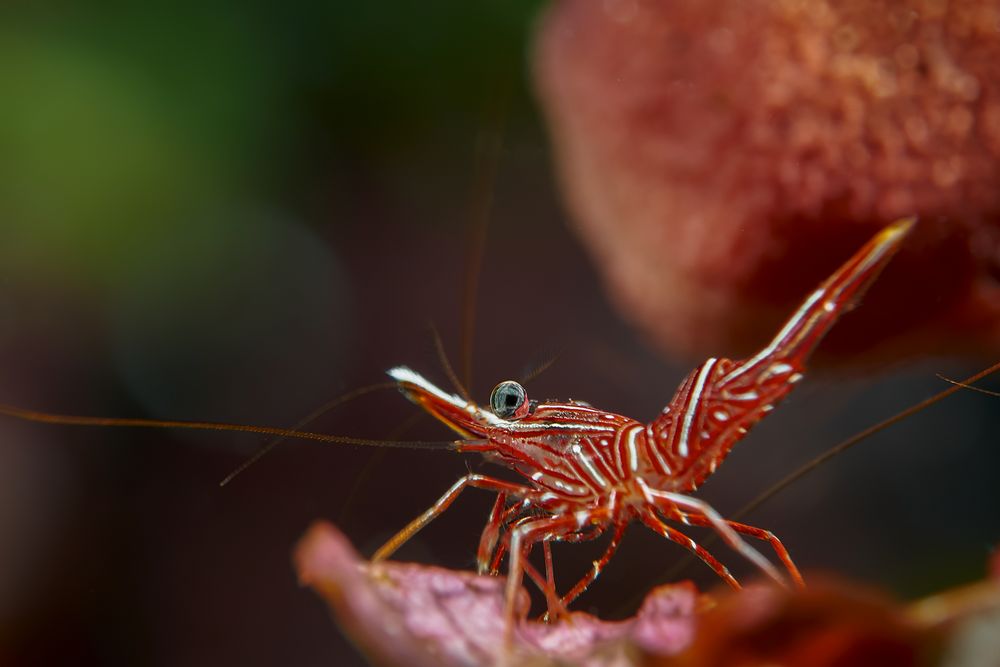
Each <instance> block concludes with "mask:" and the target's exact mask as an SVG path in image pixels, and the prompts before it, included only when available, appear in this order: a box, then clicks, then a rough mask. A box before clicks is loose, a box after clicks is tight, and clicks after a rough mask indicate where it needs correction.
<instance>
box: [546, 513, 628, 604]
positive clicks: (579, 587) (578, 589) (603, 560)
mask: <svg viewBox="0 0 1000 667" xmlns="http://www.w3.org/2000/svg"><path fill="white" fill-rule="evenodd" d="M624 535H625V523H619V524H618V525H617V526H616V527H615V534H614V535H612V536H611V542H610V543H609V544H608V548H607V549H605V551H604V554H603V555H602V556H601V557H600V559H598V560H595V561H594V567H593V569H591V570H590V572H588V573H587V574H585V575H584V576H583V578H582V579H580V581H578V582H576V585H575V586H573V588H571V589H569V592H568V593H566V595H564V596H563V597H562V600H561V602H562V604H563V605H566V606H568V605H569V604H570V603H572V602H573V600H575V599H577V598H578V597H580V595H582V594H583V592H584V591H585V590H587V588H588V587H589V586H590V585H591V584H592V583H594V580H596V579H597V577H599V576H600V574H601V571H602V570H604V567H605V566H606V565H607V564H608V562H609V561H610V560H611V557H612V556H614V555H615V552H616V551H618V545H619V544H621V541H622V537H623V536H624Z"/></svg>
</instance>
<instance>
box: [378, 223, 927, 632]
mask: <svg viewBox="0 0 1000 667" xmlns="http://www.w3.org/2000/svg"><path fill="white" fill-rule="evenodd" d="M914 223H915V220H914V219H904V220H900V221H897V222H895V223H893V224H891V225H889V226H888V227H886V228H885V229H883V230H882V231H881V232H879V233H878V234H877V235H876V236H875V237H874V238H872V239H871V240H870V241H869V242H868V243H867V244H865V245H864V246H863V247H862V248H861V249H860V250H858V251H857V253H856V254H855V255H854V256H852V257H851V258H850V259H848V260H847V261H846V262H845V263H844V264H843V265H842V266H841V267H840V268H839V269H838V270H837V271H836V272H834V274H833V275H832V276H830V277H829V278H828V279H827V280H826V281H825V282H823V283H822V284H821V285H820V286H819V287H818V288H817V289H816V290H815V291H813V292H812V293H811V294H810V295H809V296H808V297H807V298H806V299H805V300H804V302H803V303H802V304H801V306H800V307H799V308H798V310H797V311H796V312H795V313H794V314H793V315H792V316H791V318H789V319H788V321H787V322H786V323H785V324H784V326H783V327H782V328H781V330H780V331H779V332H778V334H777V335H776V336H775V337H774V339H773V340H772V341H771V342H770V343H769V344H768V345H767V346H765V347H764V348H763V349H762V350H760V351H759V352H758V353H757V354H755V355H754V356H752V357H750V358H748V359H745V360H741V361H734V360H730V359H724V358H719V359H715V358H713V359H709V360H707V361H706V362H705V363H703V364H702V365H701V366H700V367H699V368H697V369H696V370H694V371H693V372H691V373H690V374H689V375H688V376H687V378H686V379H685V380H684V381H683V382H682V383H681V386H680V387H679V388H678V390H677V392H676V393H675V395H674V397H673V398H672V399H671V400H670V402H669V403H668V404H667V406H666V407H665V408H664V409H663V411H662V412H661V413H660V414H659V415H657V416H656V418H655V419H653V420H652V421H651V422H649V423H645V424H644V423H642V422H640V421H637V420H635V419H632V418H630V417H626V416H623V415H618V414H613V413H610V412H607V411H604V410H600V409H597V408H594V407H592V406H590V405H589V404H586V403H582V402H579V401H566V402H537V401H533V400H529V398H528V395H527V393H526V391H525V389H524V387H523V386H522V385H521V384H519V383H517V382H514V381H510V380H508V381H504V382H501V383H500V384H498V385H497V386H496V387H495V388H494V389H493V392H492V394H491V396H490V403H489V406H485V407H484V406H480V405H478V404H476V403H474V402H473V401H471V400H469V399H466V398H463V397H460V396H458V395H455V394H452V393H448V392H446V391H444V390H442V389H440V388H439V387H437V386H435V385H434V384H433V383H431V382H430V381H428V380H427V379H426V378H424V377H423V376H422V375H420V374H419V373H417V372H416V371H413V370H411V369H410V368H407V367H405V366H397V367H395V368H392V369H390V370H389V371H388V375H389V376H390V377H391V378H392V379H393V380H394V381H395V382H396V383H397V385H398V387H399V389H400V390H401V391H402V393H403V394H404V395H405V396H406V397H407V398H409V399H410V400H411V401H413V402H414V403H416V404H417V405H419V406H420V407H421V408H423V409H424V410H425V411H427V412H428V413H430V414H431V415H433V416H434V417H435V418H437V419H438V420H440V421H441V422H443V423H444V424H445V425H447V426H448V427H450V428H451V429H452V430H453V431H455V432H456V433H458V434H459V435H460V436H461V437H462V440H460V441H458V442H457V443H456V449H457V450H458V451H460V452H479V453H481V454H483V455H484V456H485V457H486V459H487V460H489V461H491V462H493V463H497V464H500V465H503V466H505V467H508V468H511V469H512V470H514V471H515V472H517V473H518V474H519V475H520V476H522V477H523V478H524V481H523V482H521V483H514V482H508V481H504V480H501V479H498V478H495V477H491V476H488V475H482V474H475V473H470V474H468V475H465V476H464V477H462V478H461V479H459V480H458V481H457V482H455V483H454V484H453V485H452V486H451V488H449V489H448V490H447V492H446V493H445V494H444V495H443V496H441V498H439V499H438V501H437V502H435V503H434V504H433V505H432V506H431V507H430V508H429V509H427V510H426V511H425V512H423V513H422V514H421V515H420V516H418V517H417V518H416V519H414V520H413V521H412V522H410V523H409V524H408V525H407V526H406V527H405V528H403V529H402V530H401V531H399V532H398V533H397V534H396V535H395V536H394V537H393V538H391V539H390V540H389V541H388V542H387V543H386V544H385V545H383V546H382V547H381V548H380V549H379V550H378V551H377V552H376V553H375V555H374V557H373V561H375V562H378V561H382V560H385V559H386V558H388V557H390V556H391V555H392V554H393V553H394V552H395V551H396V550H397V549H398V548H399V547H400V546H401V545H402V544H404V543H405V542H406V541H407V540H409V539H410V538H412V537H413V536H414V535H415V534H416V533H417V532H418V531H420V530H421V529H422V528H424V527H425V526H426V525H427V524H428V523H430V522H431V521H433V520H434V519H435V518H437V517H438V516H440V515H441V514H442V513H443V512H444V511H445V510H447V509H448V508H449V507H450V506H451V505H452V503H454V501H455V500H456V499H457V498H458V496H459V495H461V493H462V491H464V490H465V489H468V488H477V489H483V490H486V491H490V492H493V493H495V494H496V501H495V503H494V506H493V510H492V511H491V513H490V518H489V520H488V522H487V524H486V527H485V528H484V530H483V533H482V536H481V538H480V543H479V548H478V552H477V564H478V568H479V571H480V572H482V573H491V574H498V572H499V568H500V564H501V562H502V560H503V558H504V556H505V555H507V556H508V559H509V562H508V567H507V581H506V601H505V623H506V628H507V633H508V638H509V639H510V638H511V637H512V635H513V630H514V626H515V606H514V601H515V598H516V594H517V592H518V589H519V588H520V585H521V581H522V578H523V575H524V574H527V575H528V577H529V578H531V579H532V580H533V581H534V582H535V583H536V584H537V585H538V586H539V588H540V589H541V590H542V592H543V593H544V595H545V599H546V602H547V606H548V614H547V615H548V616H550V617H551V616H553V615H559V616H561V615H565V614H566V613H567V612H566V609H567V605H569V604H570V603H571V602H572V601H573V600H574V599H575V598H576V597H578V596H579V595H580V594H581V593H583V592H584V591H585V590H586V589H587V588H588V587H589V586H590V585H591V584H592V583H593V582H594V581H595V580H596V579H597V578H598V576H599V575H600V573H601V571H602V570H603V568H604V567H605V566H606V565H607V563H608V562H609V561H610V560H611V558H612V557H613V556H614V553H615V551H616V550H617V548H618V545H619V543H620V542H621V539H622V536H623V534H624V531H625V527H626V526H627V525H628V524H630V523H631V522H632V521H639V522H641V523H642V524H644V525H645V526H647V527H648V528H650V529H651V530H653V531H654V532H656V533H658V534H659V535H661V536H662V537H664V538H666V539H668V540H670V541H672V542H675V543H677V544H679V545H680V546H682V547H683V548H685V549H687V550H688V551H690V552H692V553H693V554H694V555H695V556H697V557H698V558H699V559H701V560H702V561H703V562H704V563H705V564H707V565H708V566H709V567H710V568H711V569H712V570H713V571H714V572H715V573H716V574H717V575H718V576H719V577H720V578H722V579H723V580H724V581H725V582H726V583H727V584H729V586H731V587H732V588H734V589H738V588H740V584H739V582H738V581H737V579H736V578H735V577H734V576H733V575H732V574H731V573H730V571H729V569H728V568H727V567H726V566H725V565H723V564H722V563H721V562H720V561H719V560H718V559H717V558H716V557H715V556H714V555H713V554H711V553H710V552H709V551H708V550H706V549H705V548H703V547H702V546H701V545H699V544H698V543H697V542H695V541H694V540H693V539H691V538H690V537H688V536H687V535H686V534H685V533H684V532H683V531H682V530H681V529H680V528H678V527H676V525H677V524H680V525H682V526H705V527H710V528H712V529H713V530H714V531H715V532H716V533H718V535H719V536H720V537H721V538H722V540H723V541H724V542H725V543H726V544H727V545H728V546H729V547H731V548H732V549H733V550H735V551H736V552H737V553H739V554H740V555H741V556H743V557H744V558H745V559H747V560H748V561H750V562H751V563H752V564H753V565H754V566H755V567H756V568H757V569H759V570H760V571H761V572H762V573H763V574H764V575H766V576H767V577H768V578H770V579H771V580H773V581H775V582H777V583H779V584H781V585H788V582H789V580H790V582H791V584H793V585H795V586H798V587H801V586H804V580H803V578H802V575H801V574H800V573H799V570H798V568H797V567H796V565H795V563H794V562H793V560H792V558H791V556H790V555H789V553H788V550H787V549H786V548H785V547H784V545H783V544H782V543H781V541H780V540H779V539H778V538H777V537H776V536H775V535H774V534H772V533H771V532H769V531H767V530H764V529H762V528H757V527H754V526H750V525H747V524H743V523H737V522H735V521H730V520H727V519H725V518H723V517H722V516H721V515H720V514H719V513H718V512H717V511H716V510H714V509H713V508H712V507H711V506H710V505H708V504H707V503H705V502H704V501H702V500H700V499H698V498H696V497H694V496H692V495H691V493H693V492H694V491H695V490H697V488H698V487H699V486H700V485H701V484H702V483H703V482H704V481H705V479H706V478H707V477H709V476H710V475H711V474H712V473H713V472H715V470H716V468H717V467H718V465H719V464H720V463H721V462H722V461H723V460H724V459H725V458H726V456H727V455H728V453H729V451H730V450H731V449H732V447H733V445H734V444H735V443H736V442H737V441H738V440H740V439H741V438H742V437H743V436H744V435H745V434H746V433H747V431H748V430H749V429H750V428H751V427H752V426H753V425H754V424H756V423H757V422H758V421H760V420H761V419H762V418H763V417H764V416H765V415H767V414H768V413H769V412H770V411H771V410H772V409H773V408H774V406H775V405H777V403H778V402H780V401H781V400H782V399H783V398H784V397H785V396H786V395H787V394H788V393H789V392H790V391H791V390H792V388H793V387H794V386H795V384H796V383H797V382H798V381H799V380H801V379H802V377H803V372H804V370H805V365H806V362H807V360H808V358H809V356H810V354H811V353H812V352H813V350H814V349H815V348H816V346H817V345H818V344H819V342H820V341H821V340H822V338H823V336H824V335H825V334H826V333H827V331H829V330H830V328H831V327H833V325H834V324H835V323H836V322H837V320H838V319H839V318H840V316H841V315H842V314H843V313H844V312H846V311H847V310H849V309H851V308H852V307H853V306H854V305H856V304H857V303H858V301H859V300H860V298H861V297H862V296H863V294H864V293H865V292H866V290H867V289H868V287H869V286H870V285H871V284H872V282H873V281H874V280H875V278H876V277H877V276H878V274H879V272H880V271H881V270H882V269H883V268H884V267H885V266H886V265H887V264H888V263H889V261H890V260H891V259H892V257H893V256H894V254H895V253H896V251H897V250H898V249H899V247H900V245H901V244H902V242H903V240H904V239H905V238H906V236H907V234H908V233H909V232H910V230H911V229H912V227H913V225H914ZM608 531H611V533H612V537H611V540H610V543H609V545H608V547H607V549H606V551H605V552H604V554H603V555H602V556H601V557H600V558H599V559H598V560H597V561H595V562H594V566H593V568H592V569H591V570H590V571H589V572H588V573H587V574H585V575H584V576H583V577H582V578H581V579H580V580H579V581H578V582H577V583H576V584H575V585H574V586H572V587H571V588H570V589H569V591H568V592H567V593H566V594H564V595H562V596H560V595H558V593H557V591H556V590H555V584H554V577H553V568H552V558H551V551H550V544H551V543H552V542H580V541H585V540H592V539H595V538H597V537H598V536H600V535H603V534H605V533H606V532H608ZM745 537H746V538H753V539H755V540H760V541H763V542H767V543H768V544H769V545H770V547H771V549H772V550H773V551H774V553H775V555H776V557H777V559H778V560H779V561H780V563H781V565H782V566H783V568H784V571H785V574H782V573H781V572H780V571H779V569H778V568H777V567H776V566H775V565H774V564H772V563H771V561H769V560H768V559H767V558H766V557H764V556H763V555H762V554H761V553H760V551H758V550H757V549H756V548H755V547H754V546H752V545H751V544H750V543H749V542H747V541H746V540H745V539H744V538H745ZM538 544H541V547H542V549H543V551H544V557H545V573H544V574H542V573H541V572H539V571H538V570H537V569H536V568H535V567H534V566H533V565H532V564H531V563H530V562H529V560H528V559H529V556H530V554H531V551H532V549H533V548H534V546H535V545H538Z"/></svg>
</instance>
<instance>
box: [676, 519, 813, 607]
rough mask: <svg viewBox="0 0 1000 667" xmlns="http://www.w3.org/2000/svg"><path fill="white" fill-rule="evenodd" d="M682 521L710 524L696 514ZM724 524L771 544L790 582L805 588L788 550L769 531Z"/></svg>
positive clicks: (733, 522)
mask: <svg viewBox="0 0 1000 667" xmlns="http://www.w3.org/2000/svg"><path fill="white" fill-rule="evenodd" d="M683 516H684V518H683V519H682V520H683V521H685V522H687V523H690V524H691V525H694V526H711V525H712V523H711V522H710V521H709V520H708V519H707V518H706V517H704V516H700V515H698V514H687V513H684V515H683ZM725 522H726V524H727V525H728V526H729V527H730V528H732V529H733V530H735V531H736V532H737V533H740V534H742V535H749V536H750V537H755V538H757V539H758V540H765V541H767V542H769V543H770V544H771V547H772V548H773V549H774V553H775V554H776V555H777V556H778V560H780V561H781V564H782V565H784V566H785V569H786V570H788V574H789V576H791V578H792V581H793V582H794V583H795V585H796V586H797V587H798V588H805V586H806V582H805V580H803V579H802V574H801V573H800V572H799V568H797V567H796V566H795V563H794V562H793V561H792V557H791V556H790V555H789V554H788V549H786V548H785V545H784V544H782V543H781V540H779V539H778V538H777V537H776V536H775V534H774V533H772V532H771V531H769V530H764V529H763V528H757V527H756V526H748V525H747V524H745V523H737V522H736V521H730V520H728V519H725Z"/></svg>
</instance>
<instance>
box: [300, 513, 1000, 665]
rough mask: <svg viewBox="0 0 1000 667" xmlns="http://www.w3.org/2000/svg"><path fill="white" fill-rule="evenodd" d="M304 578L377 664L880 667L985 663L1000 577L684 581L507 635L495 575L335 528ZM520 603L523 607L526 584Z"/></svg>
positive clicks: (318, 543)
mask: <svg viewBox="0 0 1000 667" xmlns="http://www.w3.org/2000/svg"><path fill="white" fill-rule="evenodd" d="M295 564H296V568H297V570H298V572H299V578H300V580H301V581H302V582H303V583H305V584H307V585H309V586H311V587H312V588H314V589H315V590H316V591H317V592H318V593H319V594H320V595H321V596H322V597H323V598H324V599H325V600H326V602H327V603H328V604H329V605H330V608H331V609H332V610H333V613H334V615H335V616H336V618H337V620H338V621H339V622H340V624H341V626H342V627H343V628H344V630H345V631H346V632H347V633H348V634H349V635H350V636H351V637H352V638H353V639H354V641H355V643H356V644H357V645H358V647H359V648H360V649H361V651H362V652H364V653H365V655H367V656H368V657H369V659H371V660H372V661H373V662H375V663H377V664H379V665H388V666H400V667H401V666H405V667H432V666H433V667H460V666H461V667H473V666H477V667H478V666H484V667H485V666H487V665H490V666H492V665H528V666H531V667H547V666H552V667H555V666H557V665H559V666H563V667H571V666H579V667H656V666H662V667H723V666H725V667H731V666H733V665H737V666H742V665H784V666H786V667H840V666H847V665H850V666H852V667H855V666H858V665H878V666H879V667H890V666H907V667H916V666H917V665H932V664H942V659H943V660H944V662H945V663H947V664H951V665H988V664H996V663H995V662H991V661H992V660H994V658H995V655H996V653H995V650H994V648H993V647H994V646H995V645H996V643H995V641H994V640H992V639H991V638H992V637H993V636H995V630H996V628H997V627H1000V626H998V625H997V623H998V619H1000V585H998V583H997V582H996V581H995V580H989V579H987V580H986V581H983V582H979V583H976V584H972V585H969V586H966V587H963V588H959V589H954V590H950V591H945V592H943V593H940V594H937V595H934V596H932V597H930V598H925V599H924V600H920V601H918V602H916V603H914V604H911V605H900V604H898V603H896V602H895V601H893V600H892V599H890V598H888V597H886V596H885V595H883V594H880V593H878V592H874V591H871V590H868V589H866V588H863V587H859V586H857V585H855V584H851V583H846V582H843V581H836V580H829V579H826V580H824V579H823V578H821V577H820V578H816V577H813V578H811V583H810V586H809V588H807V589H806V590H784V589H780V588H775V587H773V586H757V585H752V586H750V587H748V588H746V589H744V590H743V591H741V592H735V593H734V592H730V593H724V594H722V595H721V596H720V597H719V598H718V599H717V600H715V599H711V598H708V597H706V596H699V595H698V593H697V591H695V589H694V586H692V585H691V584H690V583H687V582H685V583H681V584H674V585H669V586H662V587H659V588H656V589H653V590H652V591H651V592H650V593H649V594H648V595H647V596H646V599H645V602H644V603H643V605H642V607H641V608H640V609H639V611H638V613H637V614H636V615H635V616H634V617H632V618H630V619H627V620H624V621H617V622H609V621H602V620H600V619H598V618H595V617H593V616H591V615H589V614H584V613H579V612H577V613H574V614H572V615H571V617H570V618H569V619H566V620H560V621H558V622H555V623H548V624H546V623H541V622H537V621H522V622H520V623H519V624H518V627H517V629H516V633H515V639H514V642H513V645H512V646H507V645H506V644H505V641H504V630H505V628H504V621H503V607H504V599H503V595H504V583H505V580H504V579H503V578H502V577H488V576H481V575H477V574H473V573H471V572H461V571H452V570H447V569H443V568H439V567H430V566H424V565H416V564H409V563H394V562H384V563H379V564H372V563H369V562H367V561H365V560H363V559H361V557H360V556H359V555H358V554H357V552H355V551H354V549H353V547H352V546H351V545H350V543H349V542H348V540H347V538H345V537H344V536H343V534H341V533H340V531H338V530H337V529H336V528H335V527H333V526H332V525H330V524H328V523H324V522H317V523H315V524H314V525H313V526H312V527H311V528H310V529H309V531H308V533H307V534H306V536H305V537H304V538H303V539H302V541H301V542H300V543H299V546H298V548H297V550H296V553H295ZM518 607H519V612H520V613H521V615H522V618H523V615H524V614H525V613H526V612H527V607H528V596H527V594H526V593H525V592H524V591H521V594H520V599H519V600H518Z"/></svg>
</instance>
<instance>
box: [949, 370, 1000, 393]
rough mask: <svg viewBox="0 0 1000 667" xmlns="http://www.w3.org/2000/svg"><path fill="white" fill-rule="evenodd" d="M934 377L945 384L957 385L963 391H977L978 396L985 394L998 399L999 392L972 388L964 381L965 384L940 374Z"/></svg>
mask: <svg viewBox="0 0 1000 667" xmlns="http://www.w3.org/2000/svg"><path fill="white" fill-rule="evenodd" d="M936 375H937V376H938V377H939V378H941V379H942V380H944V381H945V382H950V383H951V384H954V385H958V386H959V387H962V388H963V389H971V390H972V391H978V392H979V393H980V394H986V395H987V396H996V397H998V398H1000V391H992V390H990V389H983V388H982V387H974V386H972V385H971V384H969V381H968V380H966V381H965V382H962V381H960V380H952V379H951V378H948V377H945V376H943V375H941V374H940V373H937V374H936Z"/></svg>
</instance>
